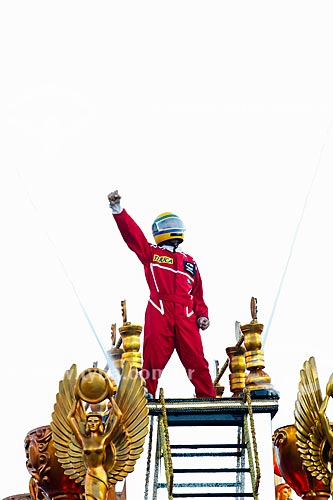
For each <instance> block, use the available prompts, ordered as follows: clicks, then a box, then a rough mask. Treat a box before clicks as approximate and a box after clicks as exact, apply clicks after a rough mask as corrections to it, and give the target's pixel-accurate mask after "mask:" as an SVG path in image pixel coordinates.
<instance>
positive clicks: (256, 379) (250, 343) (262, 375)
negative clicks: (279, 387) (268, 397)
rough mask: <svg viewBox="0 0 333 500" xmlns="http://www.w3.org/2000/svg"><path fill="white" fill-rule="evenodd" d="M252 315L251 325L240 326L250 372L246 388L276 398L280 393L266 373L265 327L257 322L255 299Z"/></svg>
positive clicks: (252, 303)
mask: <svg viewBox="0 0 333 500" xmlns="http://www.w3.org/2000/svg"><path fill="white" fill-rule="evenodd" d="M251 315H252V321H251V323H249V324H247V325H241V326H240V328H241V331H242V333H243V335H244V346H245V363H246V369H247V370H248V374H247V376H246V379H245V386H246V387H247V388H248V389H249V390H250V391H265V392H266V393H267V392H272V393H274V395H275V396H276V395H278V393H277V392H276V391H275V390H274V388H273V386H272V384H271V378H270V376H269V375H268V374H267V373H266V372H265V371H264V368H265V361H264V352H263V351H262V349H261V346H262V341H261V334H262V331H263V328H264V325H263V324H261V323H258V321H257V300H256V299H255V298H254V297H252V299H251Z"/></svg>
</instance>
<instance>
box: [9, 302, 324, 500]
mask: <svg viewBox="0 0 333 500" xmlns="http://www.w3.org/2000/svg"><path fill="white" fill-rule="evenodd" d="M122 314H123V325H122V326H121V327H120V328H119V334H120V335H119V340H118V341H117V342H116V328H115V325H112V334H111V340H112V348H111V349H110V350H109V351H108V354H109V358H110V362H109V364H112V365H113V369H115V370H116V372H117V374H118V375H119V381H118V382H116V380H115V378H114V377H112V376H110V375H109V369H110V366H106V368H105V369H104V370H102V369H100V368H98V367H97V366H92V367H88V368H87V369H85V370H84V371H83V372H81V373H80V374H77V367H76V365H75V364H73V365H72V366H71V367H70V368H69V369H68V370H67V371H66V373H65V374H64V376H63V378H62V379H61V380H60V382H59V390H58V393H57V394H56V395H55V404H54V409H53V413H52V421H51V422H49V423H46V425H45V426H42V427H38V428H36V429H33V430H31V431H28V433H27V435H26V439H25V453H26V466H27V471H28V472H29V474H30V482H29V485H27V489H29V492H28V493H21V494H13V495H12V496H11V497H7V499H5V500H44V499H45V500H83V499H84V498H86V499H87V500H137V499H142V500H162V499H167V500H172V499H174V498H175V499H176V498H194V499H195V498H222V497H225V498H235V499H243V498H246V497H250V498H253V499H255V500H274V499H275V498H277V499H278V500H280V499H284V500H287V499H288V498H291V496H290V495H291V494H293V495H294V496H295V495H297V496H299V497H301V498H302V499H304V500H310V499H311V500H324V499H328V498H330V497H331V492H332V461H333V459H332V450H333V431H332V428H331V425H330V423H329V420H328V418H327V416H326V408H327V404H328V400H329V398H330V396H332V394H333V375H332V376H331V377H330V379H329V381H328V383H327V386H326V395H325V397H324V398H323V397H322V394H321V389H320V384H319V379H318V373H317V369H316V363H315V360H314V358H310V359H309V360H307V361H305V363H304V366H303V368H302V369H301V371H300V382H299V391H298V394H297V400H296V404H295V411H294V415H295V423H294V425H288V426H285V427H281V428H279V429H276V430H275V431H274V432H273V427H272V419H273V417H274V415H275V414H276V413H277V411H278V402H279V393H278V392H277V391H276V390H275V388H274V386H273V385H272V383H271V379H270V377H269V375H268V374H267V373H266V372H265V371H264V368H265V362H264V353H263V351H262V349H261V347H262V342H261V333H262V331H263V325H262V324H261V323H259V322H258V319H257V305H256V299H254V298H252V299H251V316H252V319H251V321H250V322H249V323H248V324H244V325H241V324H238V325H237V326H238V328H239V338H238V341H237V343H236V345H235V346H231V347H227V348H226V354H227V360H226V362H225V364H224V365H223V366H222V368H221V369H220V370H219V369H217V373H216V377H215V380H214V385H215V389H216V398H208V399H196V398H193V399H166V398H165V396H164V391H163V389H162V388H161V389H160V392H159V398H158V399H148V398H147V394H146V390H145V386H144V380H143V378H142V376H141V374H140V370H141V353H140V334H141V331H142V327H141V326H140V325H135V324H132V323H130V322H128V321H127V313H126V302H125V301H122ZM227 369H228V370H229V385H230V391H231V393H232V396H231V397H224V396H223V394H224V387H223V386H221V385H220V380H221V377H222V375H223V374H224V373H225V372H226V370H227Z"/></svg>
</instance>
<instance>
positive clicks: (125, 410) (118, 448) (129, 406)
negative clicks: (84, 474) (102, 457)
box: [108, 361, 149, 484]
mask: <svg viewBox="0 0 333 500" xmlns="http://www.w3.org/2000/svg"><path fill="white" fill-rule="evenodd" d="M115 401H116V403H117V405H118V406H119V408H120V410H121V412H122V419H121V422H120V425H119V426H118V428H117V429H116V430H115V434H114V437H113V439H112V442H113V445H114V452H115V457H114V462H113V465H112V469H109V471H108V478H109V481H110V482H111V483H113V484H114V483H116V482H117V481H122V480H123V479H124V478H125V477H126V476H127V474H128V473H129V472H132V471H133V470H134V466H135V463H136V461H137V460H138V458H139V457H140V455H141V453H142V451H143V447H144V442H145V437H146V435H147V433H148V423H149V416H148V414H149V411H148V407H147V399H146V397H145V393H144V388H143V385H142V378H141V376H140V375H139V372H138V370H137V368H135V367H133V366H132V365H131V363H129V362H128V361H125V362H124V365H123V369H122V375H121V379H120V383H119V386H118V389H117V393H116V396H115Z"/></svg>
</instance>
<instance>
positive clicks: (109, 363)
mask: <svg viewBox="0 0 333 500" xmlns="http://www.w3.org/2000/svg"><path fill="white" fill-rule="evenodd" d="M16 171H17V175H18V177H19V179H20V181H21V182H22V185H23V186H24V188H25V191H26V194H27V197H28V200H29V202H30V204H31V206H32V207H33V209H34V211H35V213H36V215H37V216H38V219H39V222H40V225H41V226H43V232H44V234H45V236H46V238H47V240H48V241H49V243H50V245H51V246H52V248H53V250H54V253H55V256H56V258H57V260H58V262H59V264H60V266H61V269H62V271H63V273H64V275H65V276H66V278H67V280H68V282H69V284H70V285H71V288H72V290H73V292H74V295H75V297H76V298H77V301H78V303H79V305H80V308H81V311H82V312H83V315H84V317H85V318H86V320H87V322H88V325H89V326H90V329H91V331H92V332H93V334H94V337H95V339H96V340H97V342H98V345H99V346H100V348H101V350H102V352H103V354H104V356H105V358H106V361H107V367H108V368H109V370H110V372H111V375H112V377H113V378H114V380H115V382H116V383H117V384H118V383H119V380H120V375H119V372H118V370H117V369H116V367H115V365H114V362H113V360H112V358H111V356H110V354H109V353H108V351H107V350H106V349H105V347H104V346H103V344H102V342H101V340H100V338H99V336H98V334H97V332H96V330H95V328H94V325H93V324H92V321H91V319H90V317H89V315H88V312H87V310H86V308H85V307H84V305H83V303H82V300H81V298H80V296H79V293H78V291H77V289H76V287H75V285H74V282H73V280H72V279H71V277H70V275H69V272H68V270H67V268H66V266H65V264H64V262H63V260H62V259H61V258H60V255H59V252H58V250H57V247H56V244H55V242H54V241H53V239H52V238H51V236H50V235H49V233H48V231H47V230H46V229H45V224H44V223H43V224H42V220H41V217H40V213H39V211H38V208H37V206H36V204H35V203H34V201H33V199H32V197H31V195H30V193H29V190H28V188H27V185H26V183H25V182H24V179H23V177H22V174H21V172H20V171H19V170H18V169H16ZM106 370H107V368H106Z"/></svg>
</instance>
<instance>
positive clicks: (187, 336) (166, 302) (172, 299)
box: [108, 191, 216, 398]
mask: <svg viewBox="0 0 333 500" xmlns="http://www.w3.org/2000/svg"><path fill="white" fill-rule="evenodd" d="M108 199H109V203H110V207H111V209H112V213H113V216H114V219H115V221H116V223H117V226H118V229H119V231H120V233H121V235H122V237H123V239H124V241H125V242H126V244H127V245H128V247H129V248H130V249H131V250H132V251H133V252H134V253H135V254H136V255H137V257H138V258H139V260H140V261H141V263H142V264H143V266H144V272H145V276H146V280H147V284H148V287H149V290H150V297H149V301H148V304H147V308H146V313H145V324H144V340H143V366H142V376H143V378H144V379H145V382H146V388H147V390H148V392H149V393H150V394H151V395H152V396H153V397H155V393H156V389H157V385H158V379H159V377H160V376H161V374H162V371H163V369H164V368H165V366H166V364H167V362H168V361H169V359H170V357H171V355H172V353H173V351H174V349H176V351H177V354H178V356H179V358H180V361H181V362H182V364H183V366H184V368H185V370H186V372H187V376H188V378H189V380H190V381H191V382H192V384H193V385H194V387H195V394H196V397H198V398H215V397H216V393H215V390H214V386H213V383H212V379H211V376H210V373H209V367H208V363H207V361H206V359H205V357H204V352H203V346H202V340H201V335H200V331H199V328H201V329H202V330H205V329H206V328H208V326H209V319H208V308H207V306H206V304H205V302H204V299H203V288H202V281H201V277H200V273H199V270H198V267H197V264H196V263H195V261H194V260H193V258H192V257H191V256H189V255H187V254H185V253H183V252H182V251H180V250H179V249H178V248H177V246H178V243H179V242H180V240H181V241H182V239H183V233H182V232H183V231H184V230H185V228H183V229H182V231H181V232H180V231H178V233H179V234H177V230H175V231H176V233H172V232H171V233H170V232H169V233H166V231H165V230H164V231H163V230H162V229H161V231H160V233H161V235H162V236H160V238H161V239H163V240H164V241H163V244H162V243H160V244H158V245H153V244H151V243H149V242H148V241H147V239H146V237H145V235H144V234H143V232H142V230H141V229H140V228H139V226H138V225H137V224H136V222H134V220H133V219H132V218H131V217H130V215H129V214H128V213H127V212H126V210H125V209H123V208H122V207H121V206H120V195H119V194H118V191H113V192H112V193H110V194H109V195H108ZM166 214H169V215H170V212H167V213H166ZM161 215H164V214H161ZM171 216H172V217H173V218H174V219H175V218H177V219H178V220H179V221H180V219H179V218H178V217H177V216H176V215H174V214H171ZM162 218H163V217H162ZM166 218H167V217H164V219H166ZM157 220H158V219H156V221H157ZM180 222H181V221H180ZM167 231H170V228H169V229H167ZM157 232H158V231H157ZM170 235H171V236H177V237H179V238H178V243H177V244H176V245H175V244H174V241H173V240H174V238H170V239H167V240H166V239H165V238H169V236H170ZM155 240H156V241H158V236H157V237H155Z"/></svg>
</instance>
